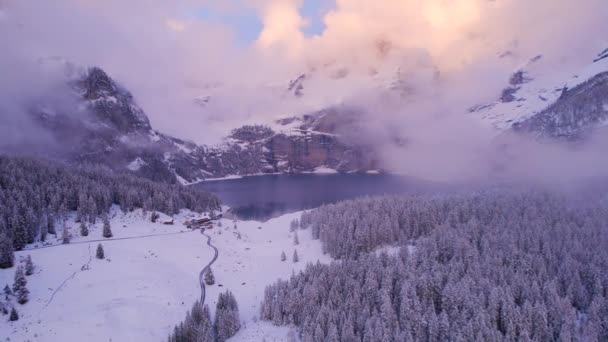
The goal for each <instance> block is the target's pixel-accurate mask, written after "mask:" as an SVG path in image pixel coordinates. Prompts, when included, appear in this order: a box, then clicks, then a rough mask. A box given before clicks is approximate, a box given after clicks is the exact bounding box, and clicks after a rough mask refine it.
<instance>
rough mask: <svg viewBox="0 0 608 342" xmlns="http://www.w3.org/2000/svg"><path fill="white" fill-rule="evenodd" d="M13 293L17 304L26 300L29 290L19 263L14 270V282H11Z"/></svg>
mask: <svg viewBox="0 0 608 342" xmlns="http://www.w3.org/2000/svg"><path fill="white" fill-rule="evenodd" d="M13 293H14V294H15V296H17V302H18V303H19V304H25V303H27V301H28V295H29V291H28V290H27V279H25V273H24V272H23V267H22V266H21V265H19V266H17V270H16V271H15V282H14V283H13Z"/></svg>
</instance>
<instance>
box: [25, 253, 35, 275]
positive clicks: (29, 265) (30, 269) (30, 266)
mask: <svg viewBox="0 0 608 342" xmlns="http://www.w3.org/2000/svg"><path fill="white" fill-rule="evenodd" d="M32 274H34V262H33V261H32V256H31V255H28V256H27V259H25V275H26V276H29V275H32Z"/></svg>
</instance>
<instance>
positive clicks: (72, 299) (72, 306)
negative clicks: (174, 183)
mask: <svg viewBox="0 0 608 342" xmlns="http://www.w3.org/2000/svg"><path fill="white" fill-rule="evenodd" d="M188 215H189V214H188V213H185V212H184V213H182V214H180V215H179V216H177V217H176V218H175V225H163V224H162V223H152V222H150V221H149V220H147V219H146V220H144V219H143V215H142V213H141V212H140V211H136V212H133V213H130V214H128V215H123V214H121V213H119V212H118V211H115V215H113V217H112V219H111V224H112V231H113V234H114V237H113V239H114V238H118V239H121V238H125V237H133V239H124V240H112V239H108V240H107V241H105V242H103V246H104V249H105V254H106V260H99V259H96V258H95V248H96V246H97V244H98V242H86V241H90V240H99V239H103V238H102V237H101V231H102V226H101V223H98V224H97V225H96V226H94V227H92V228H91V229H90V235H89V236H88V237H87V238H81V237H78V236H75V237H74V238H73V239H72V243H71V244H69V245H57V246H54V247H50V248H42V249H33V250H26V251H21V252H17V253H16V258H17V260H20V259H24V258H25V257H26V256H27V255H31V257H32V259H33V261H34V264H35V265H36V270H35V273H34V274H33V275H31V276H29V277H27V280H28V284H27V288H28V289H29V290H30V301H29V302H28V303H27V304H25V305H18V304H17V306H16V307H17V309H18V311H19V315H20V319H19V321H17V322H8V316H0V341H5V340H10V341H62V340H63V341H75V340H86V341H87V342H94V341H164V340H165V339H166V336H167V335H168V333H169V331H171V330H172V328H173V326H174V325H175V324H176V323H178V322H180V321H181V320H183V318H184V317H185V314H186V311H187V310H188V309H189V308H190V307H191V305H192V303H193V302H194V301H195V300H196V299H198V298H199V296H200V288H199V284H198V275H199V272H200V270H201V269H202V267H203V266H204V265H206V264H207V263H208V262H209V260H211V258H212V256H213V250H212V249H211V248H210V247H208V246H207V245H206V244H205V242H206V238H205V237H204V236H202V235H201V234H200V232H199V231H190V230H189V229H187V228H186V227H185V226H183V222H184V221H185V220H186V219H187V217H188ZM297 217H299V213H295V214H288V215H285V216H282V217H278V218H276V219H273V220H270V221H268V222H264V223H261V222H255V221H238V222H236V226H237V228H236V229H235V228H234V225H235V222H234V221H232V220H228V219H223V220H221V222H222V227H217V226H216V227H214V228H213V229H212V230H208V231H207V233H208V234H209V235H210V236H212V243H213V244H214V245H215V246H216V247H217V248H218V249H219V253H220V254H219V259H218V260H217V262H216V263H215V264H214V265H213V267H212V268H213V271H214V274H215V278H216V284H215V285H213V286H208V287H207V303H208V304H209V305H210V308H211V310H212V312H213V311H214V310H215V303H216V300H217V296H218V294H219V293H220V292H222V291H225V290H226V289H229V290H231V291H232V292H233V293H234V294H235V296H236V298H237V300H238V303H239V308H240V314H241V319H242V323H243V328H242V329H241V331H240V332H239V333H238V335H237V336H235V337H234V338H232V339H231V341H262V340H266V341H268V342H270V341H286V340H288V334H289V333H290V329H289V328H277V327H273V326H272V325H271V324H269V323H266V322H258V316H259V305H260V302H261V300H262V298H263V295H264V288H265V286H266V285H268V284H270V283H272V282H274V281H275V280H276V279H278V278H288V277H289V276H290V275H291V274H292V272H295V271H298V270H300V269H302V268H304V267H305V265H306V263H307V262H316V261H317V260H321V261H322V262H328V261H329V260H330V259H329V257H328V256H324V255H322V253H321V246H320V243H319V242H318V241H312V240H311V238H310V232H308V231H298V237H299V241H300V244H299V245H298V246H294V243H293V235H292V233H290V232H289V223H290V221H291V220H292V219H293V218H297ZM166 220H167V218H166V217H161V219H160V221H161V222H164V221H166ZM69 226H71V231H72V233H73V234H74V235H78V231H79V230H78V227H77V225H76V224H75V223H73V222H72V223H70V224H69ZM163 234H164V235H163ZM59 235H60V234H59ZM294 249H297V251H298V254H299V257H300V262H298V263H295V264H294V263H293V262H292V261H291V259H292V254H293V251H294ZM282 251H284V252H285V253H286V254H287V261H285V262H281V260H280V255H281V252H282ZM14 273H15V268H14V267H13V268H11V269H8V270H0V286H1V287H4V285H5V284H9V286H10V285H12V283H13V276H14Z"/></svg>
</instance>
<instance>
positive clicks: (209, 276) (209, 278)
mask: <svg viewBox="0 0 608 342" xmlns="http://www.w3.org/2000/svg"><path fill="white" fill-rule="evenodd" d="M205 284H207V285H213V284H215V275H213V271H212V270H211V267H209V269H207V272H205Z"/></svg>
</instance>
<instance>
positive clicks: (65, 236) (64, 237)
mask: <svg viewBox="0 0 608 342" xmlns="http://www.w3.org/2000/svg"><path fill="white" fill-rule="evenodd" d="M71 239H72V237H71V236H70V229H69V228H68V225H67V223H66V222H64V223H63V232H62V233H61V243H63V244H64V245H65V244H68V243H70V240H71Z"/></svg>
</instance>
